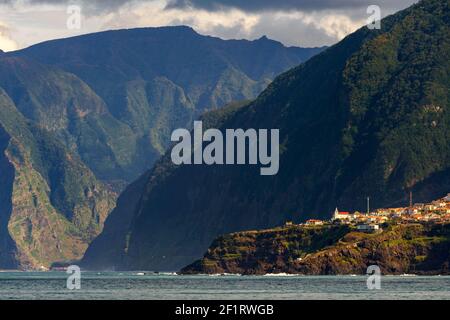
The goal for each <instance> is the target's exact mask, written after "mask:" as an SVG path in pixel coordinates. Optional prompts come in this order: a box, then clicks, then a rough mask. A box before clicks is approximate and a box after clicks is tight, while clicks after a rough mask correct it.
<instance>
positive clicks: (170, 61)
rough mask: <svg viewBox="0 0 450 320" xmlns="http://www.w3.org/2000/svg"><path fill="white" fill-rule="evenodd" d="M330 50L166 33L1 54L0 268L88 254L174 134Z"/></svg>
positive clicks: (96, 37) (141, 32) (78, 40)
mask: <svg viewBox="0 0 450 320" xmlns="http://www.w3.org/2000/svg"><path fill="white" fill-rule="evenodd" d="M320 50H322V49H320V48H317V49H302V48H294V47H292V48H287V47H285V46H283V45H282V44H280V43H278V42H276V41H272V40H269V39H267V38H263V39H259V40H256V41H245V40H242V41H224V40H221V39H218V38H213V37H207V36H202V35H199V34H197V33H196V32H195V31H194V30H192V29H190V28H187V27H167V28H146V29H133V30H119V31H108V32H102V33H96V34H89V35H84V36H80V37H75V38H68V39H62V40H54V41H49V42H45V43H41V44H37V45H35V46H32V47H30V48H26V49H23V50H20V51H16V52H8V53H3V52H2V53H0V141H1V144H0V145H1V148H0V163H1V165H0V166H1V170H0V181H1V182H3V183H1V184H0V268H21V269H37V268H41V267H43V268H48V267H50V266H51V265H52V264H53V263H55V262H60V261H70V260H76V259H80V258H81V257H82V256H83V254H84V251H85V250H86V248H87V245H88V243H90V242H91V241H92V239H93V238H95V237H96V236H97V235H98V234H99V233H100V231H101V230H102V228H103V222H104V221H105V219H106V216H107V215H108V213H109V212H110V211H111V210H112V208H113V207H114V205H115V200H116V198H117V192H119V191H121V190H122V189H123V188H124V186H125V185H126V184H127V183H129V182H130V181H133V180H134V179H135V178H137V177H139V176H140V175H141V174H142V173H143V172H145V170H147V169H148V168H150V167H151V165H152V164H153V163H154V162H155V160H156V159H158V158H159V157H160V155H161V154H162V153H163V152H164V151H165V148H166V147H167V146H168V144H169V141H170V133H171V132H172V130H173V129H175V128H178V127H188V126H190V125H191V123H192V120H193V119H194V118H196V117H197V116H198V115H199V114H200V113H202V112H203V111H204V110H209V109H218V108H219V107H222V105H223V104H225V103H228V102H231V101H234V100H240V99H243V98H254V97H255V96H256V95H257V94H258V93H259V92H261V91H262V90H263V89H264V87H265V86H266V85H267V84H268V83H270V81H271V80H273V78H274V77H275V75H276V74H278V73H280V72H282V71H285V70H287V69H288V68H290V67H292V66H295V65H297V64H299V63H300V62H302V61H304V60H305V59H308V58H309V57H310V56H311V55H313V54H315V53H316V52H319V51H320Z"/></svg>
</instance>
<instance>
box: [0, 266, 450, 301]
mask: <svg viewBox="0 0 450 320" xmlns="http://www.w3.org/2000/svg"><path fill="white" fill-rule="evenodd" d="M66 281H67V274H66V273H64V272H0V299H2V300H4V299H77V300H84V299H88V300H91V299H121V300H127V299H156V300H178V299H180V300H185V299H186V300H195V299H234V300H246V299H280V300H283V299H327V300H328V299H337V300H339V299H362V300H366V299H369V300H376V299H389V300H399V299H407V300H411V299H418V300H428V299H450V277H447V276H445V277H444V276H435V277H419V276H417V277H401V276H383V277H382V278H381V289H380V290H368V289H367V284H366V281H367V277H364V276H314V277H310V276H233V275H226V276H178V275H171V274H151V273H150V274H147V273H146V274H142V273H135V272H134V273H131V272H124V273H119V272H104V273H103V272H102V273H95V272H82V274H81V288H80V289H79V290H69V289H67V284H66Z"/></svg>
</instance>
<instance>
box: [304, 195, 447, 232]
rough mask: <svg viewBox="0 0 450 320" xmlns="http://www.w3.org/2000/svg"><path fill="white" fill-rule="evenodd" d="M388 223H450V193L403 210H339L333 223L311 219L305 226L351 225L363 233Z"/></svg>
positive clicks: (377, 229)
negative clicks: (364, 211)
mask: <svg viewBox="0 0 450 320" xmlns="http://www.w3.org/2000/svg"><path fill="white" fill-rule="evenodd" d="M388 221H397V222H399V223H402V222H403V223H417V222H429V223H450V193H449V194H448V195H447V196H446V197H444V198H442V199H439V200H435V201H433V202H431V203H416V204H411V205H410V206H409V207H403V208H384V209H377V210H375V211H370V210H368V212H367V213H361V212H352V213H351V212H346V211H339V210H338V209H337V208H336V210H335V212H334V214H333V217H332V219H331V221H323V220H317V219H310V220H308V221H306V223H305V225H308V226H320V225H324V224H328V223H334V224H336V223H338V224H349V225H353V226H355V227H356V228H357V229H358V230H360V231H362V232H377V231H380V230H381V227H380V225H381V224H383V223H384V222H388Z"/></svg>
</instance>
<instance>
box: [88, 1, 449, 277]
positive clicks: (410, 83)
mask: <svg viewBox="0 0 450 320" xmlns="http://www.w3.org/2000/svg"><path fill="white" fill-rule="evenodd" d="M449 34H450V1H448V0H446V1H442V0H423V1H421V2H420V3H418V4H417V5H414V6H412V7H411V8H408V9H406V10H404V11H401V12H399V13H397V14H395V15H393V16H390V17H388V18H386V19H384V20H383V21H382V29H381V30H369V29H368V28H362V29H360V30H358V31H357V32H355V33H354V34H352V35H350V36H348V37H347V38H345V39H344V40H343V41H342V42H340V43H338V44H337V45H335V46H333V47H331V48H329V49H328V50H326V51H325V52H323V53H321V54H319V55H317V56H315V57H314V58H312V59H310V60H309V61H308V62H307V63H305V64H302V65H300V66H299V67H297V68H294V69H292V70H290V71H288V72H286V73H284V74H283V75H281V76H279V77H278V78H277V79H276V80H275V81H274V82H273V83H272V84H271V85H270V86H269V87H268V89H267V90H265V91H264V92H263V93H262V94H261V95H260V96H259V97H258V98H257V99H256V100H255V101H253V102H250V103H247V104H244V105H233V106H230V107H229V108H227V109H222V110H220V111H217V112H212V113H209V114H207V115H205V117H204V119H205V123H206V124H207V125H208V126H210V127H218V128H221V129H226V128H269V129H270V128H279V129H280V143H281V150H280V153H281V155H280V170H279V173H278V175H276V176H273V177H268V176H260V175H259V170H258V168H255V167H248V166H198V165H196V166H180V167H175V166H174V165H172V164H171V162H170V158H169V157H168V156H166V157H165V158H163V159H162V160H161V161H160V162H159V163H158V164H157V165H156V166H155V167H154V168H153V169H152V170H151V171H149V172H147V173H146V174H145V175H143V176H142V177H141V178H140V179H138V180H137V181H136V182H134V183H133V184H131V185H130V186H129V187H128V188H127V189H126V190H125V191H124V192H123V193H122V195H121V197H120V198H119V201H118V206H117V207H116V209H115V210H114V211H113V212H112V214H111V215H110V216H109V217H108V220H107V222H106V224H105V229H104V231H103V233H102V234H101V235H100V236H99V237H98V238H97V239H96V240H95V241H94V242H93V243H92V244H91V246H90V247H89V249H88V251H87V253H86V255H85V258H84V260H83V263H84V266H86V267H88V268H93V269H105V268H116V269H135V270H137V269H139V270H142V269H145V270H177V269H179V268H181V267H183V266H185V265H187V264H189V263H191V262H193V261H194V260H196V259H198V258H200V257H201V256H202V255H203V252H204V251H205V250H206V249H207V248H208V246H209V244H210V242H211V241H212V240H213V239H214V238H215V237H216V236H218V235H220V234H225V233H229V232H236V231H239V230H251V229H262V228H269V227H273V226H276V225H280V224H282V223H284V221H286V220H295V221H301V220H305V219H307V218H314V217H321V218H324V217H329V215H330V213H331V212H332V210H333V209H334V208H335V207H336V205H337V206H338V207H340V208H344V209H347V210H358V209H359V210H361V209H364V208H365V198H366V197H367V196H371V198H372V204H373V205H374V206H376V207H387V206H392V205H401V204H404V205H406V204H407V195H408V193H409V191H414V195H415V200H416V201H417V202H420V201H427V200H432V199H435V198H438V197H441V196H443V195H444V194H446V193H447V192H448V191H449V190H450V145H449V143H448V141H450V110H449V109H450V102H449V101H450V100H449V99H450V91H449V88H450V37H449Z"/></svg>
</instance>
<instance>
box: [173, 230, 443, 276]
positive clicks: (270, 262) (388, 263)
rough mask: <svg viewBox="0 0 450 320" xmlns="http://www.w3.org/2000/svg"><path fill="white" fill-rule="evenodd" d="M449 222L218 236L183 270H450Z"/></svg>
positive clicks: (431, 272) (429, 272)
mask: <svg viewBox="0 0 450 320" xmlns="http://www.w3.org/2000/svg"><path fill="white" fill-rule="evenodd" d="M449 249H450V225H449V224H443V225H438V224H435V225H421V224H408V225H390V226H387V227H386V230H384V231H383V232H382V233H379V234H365V233H361V232H357V231H356V230H354V229H351V228H350V227H348V226H326V227H305V226H302V227H301V226H290V227H280V228H276V229H271V230H261V231H247V232H239V233H234V234H229V235H225V236H222V237H219V238H218V239H216V240H215V241H214V242H213V243H212V245H211V246H210V248H209V249H208V252H207V253H206V254H205V256H204V257H203V259H201V260H198V261H196V262H194V263H193V264H191V265H189V266H187V267H186V268H183V270H181V273H182V274H223V273H232V274H253V275H255V274H259V275H263V274H268V273H273V274H276V273H291V274H304V275H342V274H347V275H348V274H359V275H366V274H367V268H368V267H369V266H371V265H377V266H379V267H380V269H381V273H382V274H383V275H387V274H391V275H392V274H397V275H399V274H400V275H401V274H411V273H413V274H424V275H442V274H449V273H450V270H449V268H448V265H449V263H450V256H449Z"/></svg>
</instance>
